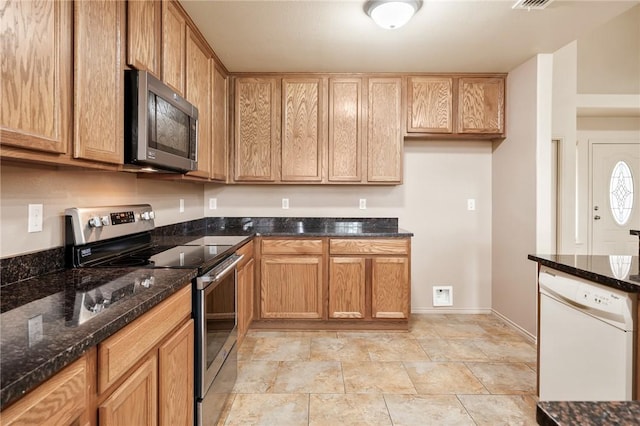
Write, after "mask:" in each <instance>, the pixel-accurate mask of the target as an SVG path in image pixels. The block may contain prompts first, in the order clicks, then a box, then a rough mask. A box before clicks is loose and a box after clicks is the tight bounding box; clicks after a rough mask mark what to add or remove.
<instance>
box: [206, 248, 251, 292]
mask: <svg viewBox="0 0 640 426" xmlns="http://www.w3.org/2000/svg"><path fill="white" fill-rule="evenodd" d="M242 259H244V254H241V255H240V256H238V257H237V258H236V260H234V261H233V262H231V263H230V264H229V266H227V267H226V268H224V269H223V270H222V271H220V272H219V273H217V274H215V275H213V276H212V275H203V276H201V277H198V279H197V280H196V282H197V287H198V290H203V289H205V288H206V287H208V286H209V284H211V283H215V282H218V281H220V280H221V279H223V278H224V277H226V276H227V275H228V274H229V272H231V271H232V270H233V269H234V268H235V267H236V265H238V263H240V262H241V261H242Z"/></svg>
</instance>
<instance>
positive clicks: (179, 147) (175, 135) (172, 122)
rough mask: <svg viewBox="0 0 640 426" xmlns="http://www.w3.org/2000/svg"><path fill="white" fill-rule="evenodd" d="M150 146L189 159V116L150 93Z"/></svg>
mask: <svg viewBox="0 0 640 426" xmlns="http://www.w3.org/2000/svg"><path fill="white" fill-rule="evenodd" d="M148 99H149V103H148V109H149V123H148V124H149V146H150V147H151V148H155V149H157V150H159V151H164V152H168V153H171V154H175V155H179V156H180V157H185V158H189V145H190V141H189V116H188V115H187V114H185V113H184V112H182V111H180V110H179V109H178V108H176V107H174V106H173V105H171V104H170V103H169V102H167V101H165V100H164V99H162V98H161V97H159V96H157V95H156V94H154V93H153V92H149V98H148Z"/></svg>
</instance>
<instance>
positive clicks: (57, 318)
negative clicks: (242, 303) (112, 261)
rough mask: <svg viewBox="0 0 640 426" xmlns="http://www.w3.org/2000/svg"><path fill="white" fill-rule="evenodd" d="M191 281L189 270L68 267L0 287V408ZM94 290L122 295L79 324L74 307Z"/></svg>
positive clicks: (85, 302) (91, 296) (93, 295)
mask: <svg viewBox="0 0 640 426" xmlns="http://www.w3.org/2000/svg"><path fill="white" fill-rule="evenodd" d="M194 277H195V271H194V270H191V269H136V268H108V269H91V268H88V269H68V270H64V271H61V272H55V273H51V274H46V275H41V276H39V277H37V278H31V279H27V280H23V281H18V282H15V283H12V284H7V285H3V286H2V287H0V308H1V309H0V382H1V383H0V385H1V389H0V409H2V408H4V407H5V406H6V405H7V404H9V403H11V402H13V401H15V400H17V399H18V398H20V397H21V396H22V395H24V394H25V393H26V392H27V391H29V390H31V389H32V388H34V387H36V386H37V385H38V384H40V383H42V382H43V381H44V380H46V379H47V378H49V377H51V376H53V375H54V374H55V373H56V372H58V371H59V370H61V369H62V368H64V367H65V366H66V365H68V364H69V363H71V362H73V361H74V360H76V359H77V358H79V357H80V356H81V355H82V354H83V353H84V352H86V351H87V350H88V349H90V348H91V347H93V346H95V345H97V344H98V343H100V342H101V341H103V340H104V339H106V338H107V337H109V336H111V335H112V334H114V333H115V332H117V331H118V330H120V329H121V328H122V327H124V326H125V325H127V324H128V323H130V322H131V321H133V320H134V319H136V318H138V317H139V316H141V315H142V314H143V313H145V312H146V311H148V310H149V309H151V308H152V307H153V306H155V305H157V304H159V303H160V302H161V301H163V300H164V299H166V298H167V297H168V296H170V295H171V294H173V293H175V292H176V291H178V290H179V289H180V288H182V287H184V285H185V284H187V283H189V282H190V281H191V279H192V278H194ZM96 286H99V288H100V289H103V290H102V291H103V292H104V291H105V290H108V291H110V292H112V293H111V294H112V298H113V297H114V296H113V294H118V295H124V294H127V297H123V298H121V299H119V300H117V301H116V302H114V303H112V304H111V305H109V306H107V307H105V308H103V309H102V310H101V311H100V313H99V314H97V315H95V314H91V313H88V312H87V311H85V315H84V318H82V320H81V319H80V318H81V317H80V314H79V311H80V309H79V307H80V306H81V305H85V306H86V305H89V304H90V303H89V302H95V299H96V298H98V297H100V293H96V292H95V291H94V292H91V291H90V289H92V288H94V287H96ZM118 297H120V296H118ZM89 317H90V318H89ZM87 318H89V319H87ZM30 319H32V323H33V324H34V325H33V326H32V332H31V335H32V338H31V339H30V338H29V335H30V332H29V326H28V324H29V320H30ZM85 319H86V321H85ZM81 321H84V322H83V323H81V324H80V322H81ZM38 323H40V324H41V326H38ZM30 340H31V341H30Z"/></svg>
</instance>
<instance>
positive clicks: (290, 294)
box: [256, 238, 411, 330]
mask: <svg viewBox="0 0 640 426" xmlns="http://www.w3.org/2000/svg"><path fill="white" fill-rule="evenodd" d="M258 241H259V244H260V250H259V251H258V252H257V253H259V254H258V256H259V257H260V264H259V270H258V272H257V274H256V276H257V277H259V283H258V284H259V285H258V286H257V287H256V288H257V289H258V291H259V293H260V310H259V318H258V321H257V323H256V327H258V328H259V327H264V328H280V327H294V328H300V329H304V328H305V327H307V328H336V329H339V328H343V329H345V328H346V329H348V328H350V327H352V328H359V329H397V330H401V329H402V330H406V328H407V327H408V319H409V314H410V311H409V310H410V305H411V303H410V301H411V279H410V248H411V242H410V239H409V238H319V239H309V238H306V239H305V238H288V239H284V238H277V239H276V238H261V239H259V240H258ZM325 271H326V272H325ZM295 320H298V321H295ZM309 320H316V321H315V322H314V321H309Z"/></svg>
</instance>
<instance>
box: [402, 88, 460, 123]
mask: <svg viewBox="0 0 640 426" xmlns="http://www.w3.org/2000/svg"><path fill="white" fill-rule="evenodd" d="M407 91H408V93H407V102H408V108H407V132H410V133H414V132H423V133H451V132H452V131H453V79H452V78H448V77H409V78H408V86H407Z"/></svg>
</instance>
